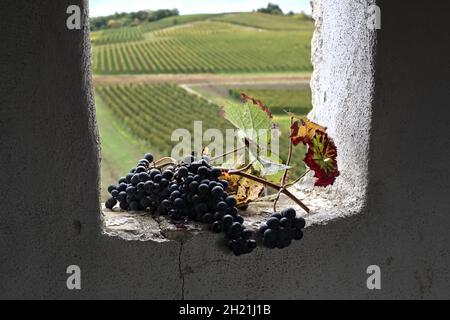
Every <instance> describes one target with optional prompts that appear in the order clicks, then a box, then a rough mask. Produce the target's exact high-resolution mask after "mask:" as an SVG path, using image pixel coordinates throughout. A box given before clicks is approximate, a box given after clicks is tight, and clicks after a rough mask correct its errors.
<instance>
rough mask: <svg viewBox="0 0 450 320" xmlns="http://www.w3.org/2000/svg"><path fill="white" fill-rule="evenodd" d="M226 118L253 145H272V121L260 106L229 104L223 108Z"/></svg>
mask: <svg viewBox="0 0 450 320" xmlns="http://www.w3.org/2000/svg"><path fill="white" fill-rule="evenodd" d="M223 111H224V117H225V119H227V120H228V121H229V122H230V123H231V124H233V125H234V126H235V127H236V128H237V129H239V131H240V135H241V136H242V137H243V138H245V139H248V140H250V141H251V142H253V143H258V141H267V143H268V144H270V140H271V129H272V126H273V123H272V120H271V119H270V117H269V116H268V115H267V113H265V112H264V111H263V110H262V109H261V108H260V107H259V106H258V105H255V104H253V103H252V102H250V101H247V102H244V103H237V102H229V103H228V104H227V105H226V106H225V107H223Z"/></svg>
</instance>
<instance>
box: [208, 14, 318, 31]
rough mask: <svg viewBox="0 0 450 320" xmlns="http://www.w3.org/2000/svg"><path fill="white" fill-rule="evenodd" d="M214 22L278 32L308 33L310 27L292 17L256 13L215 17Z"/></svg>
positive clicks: (309, 24)
mask: <svg viewBox="0 0 450 320" xmlns="http://www.w3.org/2000/svg"><path fill="white" fill-rule="evenodd" d="M214 20H217V21H224V22H229V23H233V24H238V25H242V26H247V27H252V28H258V29H264V30H278V31H280V30H283V31H287V30H290V31H300V30H305V31H310V30H311V25H312V24H311V23H310V22H309V21H302V20H298V19H296V18H294V17H288V16H278V15H270V14H265V13H256V12H251V13H235V14H227V15H223V16H220V17H216V18H215V19H214Z"/></svg>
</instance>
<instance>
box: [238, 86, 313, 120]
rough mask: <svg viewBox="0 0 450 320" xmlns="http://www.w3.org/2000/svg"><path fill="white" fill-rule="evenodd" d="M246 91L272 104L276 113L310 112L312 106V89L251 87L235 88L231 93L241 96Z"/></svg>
mask: <svg viewBox="0 0 450 320" xmlns="http://www.w3.org/2000/svg"><path fill="white" fill-rule="evenodd" d="M242 92H245V93H246V94H247V95H249V96H251V97H258V99H259V100H261V101H264V103H265V104H266V105H268V106H270V110H271V111H272V113H273V114H276V115H286V111H289V112H293V113H295V114H306V113H308V112H309V111H310V110H311V108H312V106H311V90H309V89H307V88H303V89H301V90H291V89H251V88H233V89H230V95H231V96H232V97H234V98H239V97H240V96H241V93H242Z"/></svg>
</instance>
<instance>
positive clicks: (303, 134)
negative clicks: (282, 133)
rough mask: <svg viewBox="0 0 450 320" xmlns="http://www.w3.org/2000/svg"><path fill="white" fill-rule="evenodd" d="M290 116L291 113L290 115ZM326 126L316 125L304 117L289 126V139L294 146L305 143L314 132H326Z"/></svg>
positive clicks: (310, 138)
mask: <svg viewBox="0 0 450 320" xmlns="http://www.w3.org/2000/svg"><path fill="white" fill-rule="evenodd" d="M291 116H292V115H291ZM326 130H327V128H325V127H323V126H321V125H318V124H317V123H314V122H312V121H310V120H308V119H306V118H302V119H300V121H296V122H294V124H293V125H292V126H291V137H290V138H291V141H292V144H293V145H294V146H297V145H299V144H300V142H303V143H304V144H307V143H308V142H309V141H311V140H312V138H313V137H314V135H315V133H316V132H318V131H319V132H326Z"/></svg>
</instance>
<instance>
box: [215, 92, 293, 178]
mask: <svg viewBox="0 0 450 320" xmlns="http://www.w3.org/2000/svg"><path fill="white" fill-rule="evenodd" d="M242 96H243V102H242V103H237V102H230V103H228V104H227V105H226V106H225V107H223V114H224V117H225V119H227V120H228V121H229V122H230V123H231V124H233V125H234V126H235V127H236V128H237V129H238V130H239V136H240V138H242V139H243V140H244V141H245V144H246V146H247V149H248V151H249V155H250V161H251V162H253V169H254V170H255V171H257V172H259V174H260V175H261V176H263V177H268V178H270V180H272V181H277V180H278V181H279V180H280V179H281V175H280V173H281V172H282V171H285V170H286V169H289V168H290V167H288V166H286V165H284V164H283V162H282V160H281V159H280V158H279V157H278V156H277V155H274V154H271V155H270V156H267V157H263V156H261V155H260V154H261V149H262V148H261V147H260V145H259V143H260V142H263V143H264V145H265V147H267V148H270V144H271V139H272V129H274V128H276V127H277V126H276V125H275V124H274V123H273V121H272V114H271V113H270V110H269V109H268V108H267V107H266V106H265V105H264V104H263V103H262V102H261V101H259V100H256V99H253V98H251V97H248V96H247V95H245V94H242Z"/></svg>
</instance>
